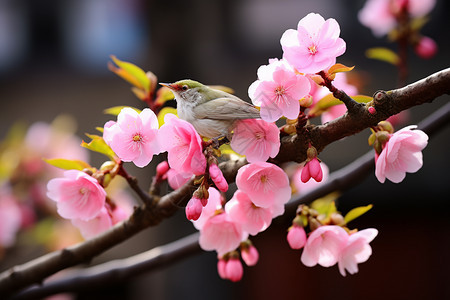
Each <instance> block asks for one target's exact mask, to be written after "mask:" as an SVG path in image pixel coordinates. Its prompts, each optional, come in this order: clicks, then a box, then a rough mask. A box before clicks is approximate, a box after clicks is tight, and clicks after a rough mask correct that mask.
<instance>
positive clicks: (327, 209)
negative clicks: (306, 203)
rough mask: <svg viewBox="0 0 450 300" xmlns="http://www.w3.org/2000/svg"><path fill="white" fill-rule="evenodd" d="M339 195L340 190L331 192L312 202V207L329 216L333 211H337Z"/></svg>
mask: <svg viewBox="0 0 450 300" xmlns="http://www.w3.org/2000/svg"><path fill="white" fill-rule="evenodd" d="M339 196H340V193H339V192H333V193H330V194H328V195H326V196H325V197H322V198H319V199H317V200H314V201H313V202H312V203H311V208H314V209H315V210H317V212H318V213H319V214H321V215H325V216H326V217H327V218H328V217H329V216H330V215H331V214H332V213H334V212H336V211H337V209H336V204H335V201H336V199H337V198H339Z"/></svg>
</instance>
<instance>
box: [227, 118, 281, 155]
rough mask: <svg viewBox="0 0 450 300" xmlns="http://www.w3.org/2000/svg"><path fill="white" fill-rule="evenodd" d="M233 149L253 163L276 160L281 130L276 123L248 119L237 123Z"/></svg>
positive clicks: (232, 140) (232, 144)
mask: <svg viewBox="0 0 450 300" xmlns="http://www.w3.org/2000/svg"><path fill="white" fill-rule="evenodd" d="M230 146H231V148H232V149H233V150H234V151H236V152H237V153H239V154H242V155H245V156H246V157H247V160H248V161H249V162H250V163H252V162H258V161H266V160H268V159H269V157H272V158H274V157H275V156H276V155H277V154H278V151H279V150H280V130H279V129H278V127H277V125H275V124H274V123H269V122H266V121H264V120H256V119H247V120H241V121H239V122H238V123H237V125H236V127H235V129H234V134H233V138H232V139H231V143H230Z"/></svg>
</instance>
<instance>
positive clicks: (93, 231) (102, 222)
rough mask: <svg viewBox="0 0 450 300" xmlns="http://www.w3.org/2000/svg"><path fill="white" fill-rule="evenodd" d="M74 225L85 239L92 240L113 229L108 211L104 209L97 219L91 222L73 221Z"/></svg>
mask: <svg viewBox="0 0 450 300" xmlns="http://www.w3.org/2000/svg"><path fill="white" fill-rule="evenodd" d="M72 224H73V225H74V226H75V227H77V228H78V229H79V230H80V232H81V235H82V236H83V237H84V238H85V239H90V238H92V237H94V236H96V235H98V234H100V233H102V232H104V231H106V230H108V229H109V228H111V226H112V225H113V221H112V219H111V216H110V214H109V213H108V210H107V209H106V208H105V207H102V209H101V210H100V212H99V213H98V214H97V216H96V217H94V218H93V219H90V220H81V219H72Z"/></svg>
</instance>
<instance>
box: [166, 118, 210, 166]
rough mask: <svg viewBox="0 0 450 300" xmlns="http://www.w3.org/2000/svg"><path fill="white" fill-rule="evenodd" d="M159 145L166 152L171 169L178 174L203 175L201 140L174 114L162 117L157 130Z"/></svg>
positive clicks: (192, 129)
mask: <svg viewBox="0 0 450 300" xmlns="http://www.w3.org/2000/svg"><path fill="white" fill-rule="evenodd" d="M159 136H160V144H161V146H162V149H163V150H164V151H167V152H168V161H169V165H170V167H171V168H173V169H175V170H176V171H178V172H184V173H191V174H192V173H193V174H195V175H201V174H204V173H205V169H206V158H205V156H204V155H203V147H202V139H201V138H200V136H199V135H198V133H197V131H195V129H194V126H192V125H191V124H190V123H189V122H186V121H184V120H182V119H179V118H177V117H176V116H175V115H174V114H167V115H166V116H165V117H164V125H163V126H162V127H161V128H160V129H159Z"/></svg>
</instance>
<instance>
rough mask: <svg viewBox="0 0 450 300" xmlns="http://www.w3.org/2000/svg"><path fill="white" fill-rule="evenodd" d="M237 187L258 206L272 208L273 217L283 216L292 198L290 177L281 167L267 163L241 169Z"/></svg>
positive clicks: (250, 165) (249, 165)
mask: <svg viewBox="0 0 450 300" xmlns="http://www.w3.org/2000/svg"><path fill="white" fill-rule="evenodd" d="M236 185H237V186H238V189H239V190H241V191H242V192H244V193H246V194H247V195H248V197H249V198H250V199H251V201H252V202H253V203H254V204H255V205H256V206H259V207H264V208H270V209H271V210H272V217H276V216H278V215H281V214H283V212H284V204H285V203H286V202H288V201H289V199H290V198H291V187H290V185H289V178H288V176H287V175H286V173H285V172H284V171H283V170H282V169H281V168H280V167H278V166H276V165H274V164H271V163H267V162H257V163H253V164H248V165H245V166H243V167H242V168H240V169H239V171H238V174H237V176H236Z"/></svg>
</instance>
